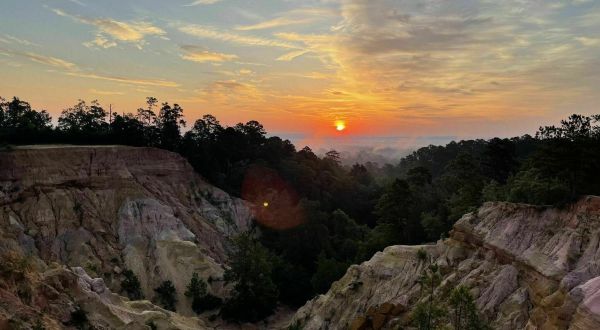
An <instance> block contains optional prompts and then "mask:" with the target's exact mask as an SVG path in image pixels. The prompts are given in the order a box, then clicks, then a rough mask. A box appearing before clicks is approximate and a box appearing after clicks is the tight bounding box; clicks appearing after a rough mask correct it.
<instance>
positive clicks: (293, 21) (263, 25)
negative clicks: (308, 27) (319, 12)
mask: <svg viewBox="0 0 600 330" xmlns="http://www.w3.org/2000/svg"><path fill="white" fill-rule="evenodd" d="M313 20H314V19H313V18H290V17H277V18H274V19H270V20H267V21H264V22H260V23H256V24H252V25H244V26H238V27H236V28H235V29H236V30H238V31H252V30H263V29H272V28H276V27H281V26H288V25H298V24H307V23H310V22H312V21H313Z"/></svg>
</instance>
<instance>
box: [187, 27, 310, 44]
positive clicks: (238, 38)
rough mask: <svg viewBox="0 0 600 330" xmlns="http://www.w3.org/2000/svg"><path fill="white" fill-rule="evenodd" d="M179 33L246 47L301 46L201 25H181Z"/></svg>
mask: <svg viewBox="0 0 600 330" xmlns="http://www.w3.org/2000/svg"><path fill="white" fill-rule="evenodd" d="M179 31H181V32H183V33H186V34H189V35H191V36H194V37H198V38H205V39H213V40H220V41H224V42H231V43H236V44H241V45H246V46H267V47H277V48H286V49H301V48H302V47H301V46H298V45H295V44H292V43H288V42H283V41H280V40H276V39H267V38H260V37H254V36H246V35H240V34H236V33H231V32H226V31H220V30H217V29H215V28H212V27H207V26H202V25H194V24H189V25H182V26H180V27H179Z"/></svg>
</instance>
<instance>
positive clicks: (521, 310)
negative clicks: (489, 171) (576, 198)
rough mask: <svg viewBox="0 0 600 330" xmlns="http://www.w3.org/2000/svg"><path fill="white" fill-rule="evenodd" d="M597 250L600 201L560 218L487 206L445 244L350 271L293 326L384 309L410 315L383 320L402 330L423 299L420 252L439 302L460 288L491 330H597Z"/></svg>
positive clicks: (330, 325)
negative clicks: (435, 279)
mask: <svg viewBox="0 0 600 330" xmlns="http://www.w3.org/2000/svg"><path fill="white" fill-rule="evenodd" d="M599 242H600V198H599V197H586V198H584V199H582V200H581V201H580V202H578V203H576V204H574V205H572V206H570V207H568V208H567V209H564V210H557V209H554V208H549V207H535V206H530V205H519V204H511V203H486V204H485V205H484V206H482V207H481V208H480V209H479V210H478V211H477V212H475V213H472V214H467V215H465V216H464V217H463V218H462V219H461V220H460V221H458V222H457V223H456V225H455V226H454V230H453V232H452V234H451V237H450V238H449V239H447V240H445V241H440V242H438V243H437V244H435V245H424V246H392V247H388V248H386V249H385V250H384V251H383V252H380V253H377V254H375V255H374V256H373V258H372V259H371V260H369V261H367V262H364V263H363V264H361V265H355V266H352V267H351V268H350V269H349V270H348V272H347V273H346V275H345V276H344V277H343V278H342V279H340V280H339V281H337V282H335V283H334V284H333V286H332V287H331V289H330V290H329V292H327V294H325V295H321V296H319V297H317V298H315V299H313V300H311V301H309V302H308V303H307V304H306V305H305V306H303V307H302V308H300V309H299V310H298V312H297V313H296V315H295V317H294V321H299V322H300V323H301V324H302V325H303V326H304V329H347V328H349V327H350V326H351V325H352V323H353V321H355V320H357V318H360V317H364V316H365V315H366V314H368V309H369V308H370V307H377V306H381V305H382V304H384V303H388V302H389V303H393V304H396V305H397V304H401V305H404V306H406V307H407V308H408V312H406V313H402V314H399V315H396V316H392V317H388V320H387V321H386V323H385V325H384V327H383V328H390V329H391V328H394V327H396V326H404V325H406V324H407V323H408V322H409V318H410V309H411V307H412V306H414V305H415V304H416V302H417V301H418V300H419V297H420V293H419V290H420V286H419V284H418V283H417V282H416V281H417V279H418V277H419V275H420V274H421V272H422V270H423V267H425V262H423V261H419V260H418V258H417V251H418V250H419V249H421V248H423V249H425V250H426V251H427V253H428V255H429V256H431V258H432V260H434V262H435V263H437V264H438V265H440V267H441V269H442V274H443V281H442V283H441V285H440V286H439V287H438V288H437V292H438V293H440V294H442V292H444V291H447V290H448V289H451V288H453V287H455V286H458V285H465V286H466V287H468V288H469V289H470V291H471V293H472V294H473V295H474V297H475V299H476V304H477V306H478V308H479V309H480V311H482V312H483V314H484V316H485V317H486V319H488V320H489V322H490V324H491V325H492V327H493V328H494V329H507V330H508V329H600V267H599V266H598V265H599V264H600V244H599ZM356 324H358V323H355V324H354V325H356Z"/></svg>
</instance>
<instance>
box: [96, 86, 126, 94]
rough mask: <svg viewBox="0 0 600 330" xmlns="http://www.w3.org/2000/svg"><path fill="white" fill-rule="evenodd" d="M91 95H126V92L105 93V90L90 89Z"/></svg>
mask: <svg viewBox="0 0 600 330" xmlns="http://www.w3.org/2000/svg"><path fill="white" fill-rule="evenodd" d="M90 93H92V94H96V95H125V93H124V92H113V91H103V90H97V89H95V88H92V89H90Z"/></svg>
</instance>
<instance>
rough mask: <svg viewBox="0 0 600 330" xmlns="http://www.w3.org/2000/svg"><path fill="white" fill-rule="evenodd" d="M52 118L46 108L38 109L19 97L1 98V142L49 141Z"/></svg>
mask: <svg viewBox="0 0 600 330" xmlns="http://www.w3.org/2000/svg"><path fill="white" fill-rule="evenodd" d="M51 121H52V118H51V117H50V115H49V114H48V112H46V111H45V110H42V111H36V110H33V109H32V108H31V105H30V104H29V103H27V102H25V101H21V100H20V99H18V98H16V97H15V98H13V99H12V101H10V102H7V101H6V100H4V99H3V98H0V142H2V141H3V140H4V142H8V143H15V144H26V143H40V142H47V141H48V138H49V135H50V133H51V129H52V124H51Z"/></svg>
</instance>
